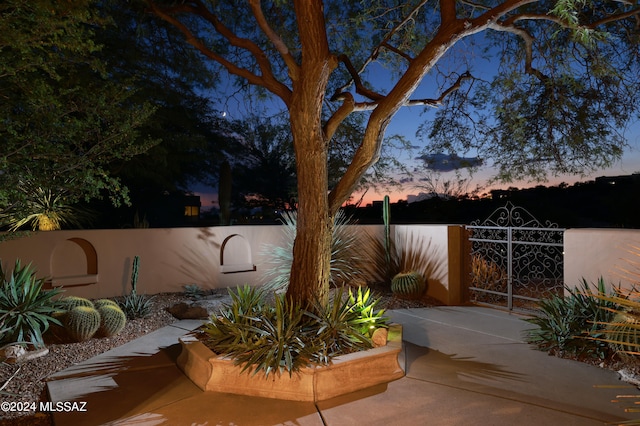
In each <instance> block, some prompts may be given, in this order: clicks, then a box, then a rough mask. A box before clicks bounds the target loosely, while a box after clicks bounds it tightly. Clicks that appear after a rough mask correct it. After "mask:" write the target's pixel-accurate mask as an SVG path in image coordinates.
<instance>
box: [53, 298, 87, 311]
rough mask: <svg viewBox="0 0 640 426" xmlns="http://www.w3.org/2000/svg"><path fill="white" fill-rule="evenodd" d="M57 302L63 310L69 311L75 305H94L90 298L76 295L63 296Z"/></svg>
mask: <svg viewBox="0 0 640 426" xmlns="http://www.w3.org/2000/svg"><path fill="white" fill-rule="evenodd" d="M59 303H60V305H61V306H62V309H64V310H65V311H70V310H72V309H73V308H75V307H77V306H88V307H90V308H93V307H94V306H93V303H92V302H91V300H89V299H85V298H84V297H78V296H67V297H63V298H62V299H60V300H59Z"/></svg>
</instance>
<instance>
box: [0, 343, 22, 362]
mask: <svg viewBox="0 0 640 426" xmlns="http://www.w3.org/2000/svg"><path fill="white" fill-rule="evenodd" d="M3 352H4V354H3V355H4V357H5V358H6V362H8V363H9V364H15V363H16V362H17V360H18V358H20V357H21V356H23V355H24V354H26V353H27V351H26V349H25V348H24V347H22V346H20V345H10V346H7V347H6V348H4V351H3Z"/></svg>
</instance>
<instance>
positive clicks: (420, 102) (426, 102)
mask: <svg viewBox="0 0 640 426" xmlns="http://www.w3.org/2000/svg"><path fill="white" fill-rule="evenodd" d="M468 79H473V76H472V75H471V73H470V72H469V71H465V72H464V73H462V74H460V76H458V78H457V80H456V82H455V83H453V85H451V87H449V88H448V89H447V90H445V91H444V92H442V94H441V95H440V96H439V97H438V98H435V99H411V100H409V101H407V102H406V103H405V105H406V106H430V107H434V108H435V107H437V106H440V105H442V102H443V101H444V99H445V98H446V97H447V96H449V95H450V94H452V93H453V92H455V91H457V90H459V89H460V87H462V82H463V81H464V80H468Z"/></svg>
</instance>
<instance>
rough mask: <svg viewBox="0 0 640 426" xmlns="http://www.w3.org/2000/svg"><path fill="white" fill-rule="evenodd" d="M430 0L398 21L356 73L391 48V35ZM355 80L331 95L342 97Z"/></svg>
mask: <svg viewBox="0 0 640 426" xmlns="http://www.w3.org/2000/svg"><path fill="white" fill-rule="evenodd" d="M428 1H429V0H422V1H421V2H420V3H418V4H417V5H416V7H414V8H413V9H412V10H411V12H409V14H408V15H407V16H406V17H405V18H404V19H403V20H402V21H400V22H399V23H398V25H396V26H395V27H394V28H392V29H391V31H389V33H388V34H387V35H386V36H385V37H384V38H383V39H382V41H381V42H380V44H378V46H376V47H375V48H374V49H373V51H372V52H371V54H370V55H369V57H368V58H367V59H366V60H365V61H364V63H363V64H362V66H361V67H360V71H357V72H356V73H355V74H357V75H360V73H362V72H363V71H364V70H365V69H366V68H367V66H368V65H369V64H370V63H371V62H372V61H374V60H375V59H376V58H377V57H378V55H379V54H380V50H381V49H382V48H383V47H385V48H389V40H391V37H393V35H394V34H395V33H396V32H398V31H399V30H400V29H401V28H402V27H404V26H405V25H406V24H407V23H408V22H410V21H411V19H413V17H414V16H415V14H416V13H418V12H419V11H420V9H421V8H422V6H424V5H425V4H426V3H427V2H428ZM389 50H391V51H393V52H395V53H399V51H398V49H389ZM401 56H403V57H404V58H408V57H409V56H408V55H406V54H405V55H401ZM350 74H351V76H352V77H353V73H351V72H350ZM353 82H354V81H353V80H350V81H347V82H346V83H345V84H344V85H343V86H341V87H338V88H337V89H336V91H335V92H334V94H333V96H332V97H331V98H332V99H341V97H340V96H341V94H342V93H343V92H346V90H347V89H348V88H349V86H351V84H352V83H353Z"/></svg>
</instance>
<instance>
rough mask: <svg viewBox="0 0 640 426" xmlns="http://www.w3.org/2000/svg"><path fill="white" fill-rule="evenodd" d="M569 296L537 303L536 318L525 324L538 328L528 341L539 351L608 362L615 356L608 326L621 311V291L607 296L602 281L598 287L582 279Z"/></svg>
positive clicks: (554, 297)
mask: <svg viewBox="0 0 640 426" xmlns="http://www.w3.org/2000/svg"><path fill="white" fill-rule="evenodd" d="M566 291H567V293H568V294H567V296H558V295H556V296H553V297H551V298H549V299H542V300H540V302H539V303H538V308H537V315H536V316H535V317H533V318H529V319H527V320H526V321H528V322H530V323H532V324H535V325H537V326H538V327H537V328H534V329H530V330H526V331H525V334H526V336H525V338H526V340H527V341H528V342H529V343H531V344H533V345H536V346H537V347H538V349H541V350H544V351H551V352H559V353H561V354H562V353H568V354H574V355H579V356H587V357H592V358H599V359H605V358H608V357H610V356H611V355H612V351H611V350H610V348H609V345H608V344H607V342H606V338H605V334H606V329H607V326H606V324H608V323H609V322H610V321H611V320H612V319H613V316H614V313H615V311H616V309H618V307H619V305H618V301H619V296H618V291H617V290H615V289H614V290H613V292H612V293H611V292H609V293H608V292H607V288H606V284H605V281H604V279H603V278H600V279H599V280H598V283H597V284H596V285H589V284H588V283H587V281H586V280H585V279H582V282H581V285H580V286H579V287H577V288H575V289H572V288H567V289H566Z"/></svg>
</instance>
